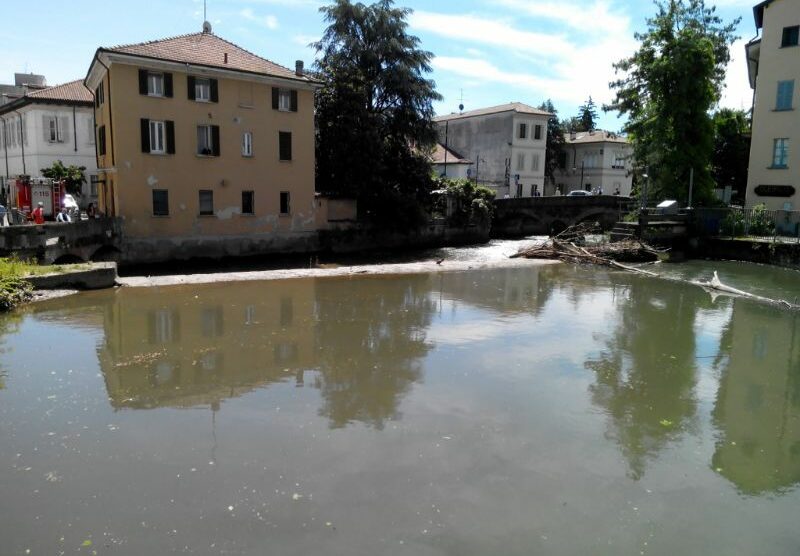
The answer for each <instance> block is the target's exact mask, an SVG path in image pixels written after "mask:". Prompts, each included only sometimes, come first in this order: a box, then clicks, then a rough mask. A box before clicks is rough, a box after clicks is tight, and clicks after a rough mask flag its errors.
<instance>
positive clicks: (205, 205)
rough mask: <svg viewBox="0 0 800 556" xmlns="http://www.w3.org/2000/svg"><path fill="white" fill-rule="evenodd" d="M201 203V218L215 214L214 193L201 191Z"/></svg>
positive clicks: (205, 190) (207, 190)
mask: <svg viewBox="0 0 800 556" xmlns="http://www.w3.org/2000/svg"><path fill="white" fill-rule="evenodd" d="M199 201H200V216H212V215H213V214H214V192H213V191H211V190H209V189H201V190H200V194H199Z"/></svg>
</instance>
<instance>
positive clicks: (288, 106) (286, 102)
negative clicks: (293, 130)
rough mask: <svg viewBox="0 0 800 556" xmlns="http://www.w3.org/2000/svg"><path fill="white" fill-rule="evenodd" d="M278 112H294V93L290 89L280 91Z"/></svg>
mask: <svg viewBox="0 0 800 556" xmlns="http://www.w3.org/2000/svg"><path fill="white" fill-rule="evenodd" d="M278 110H279V111H280V112H291V111H292V91H291V90H290V89H278Z"/></svg>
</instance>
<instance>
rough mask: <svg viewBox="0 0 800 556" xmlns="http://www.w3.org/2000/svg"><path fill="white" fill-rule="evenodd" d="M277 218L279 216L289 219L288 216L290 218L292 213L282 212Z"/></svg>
mask: <svg viewBox="0 0 800 556" xmlns="http://www.w3.org/2000/svg"><path fill="white" fill-rule="evenodd" d="M278 216H280V217H282V218H289V217H290V216H292V213H291V212H282V213H280V214H278Z"/></svg>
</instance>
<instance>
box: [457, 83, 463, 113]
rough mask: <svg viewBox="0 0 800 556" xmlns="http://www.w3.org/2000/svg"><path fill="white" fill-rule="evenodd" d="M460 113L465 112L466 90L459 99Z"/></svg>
mask: <svg viewBox="0 0 800 556" xmlns="http://www.w3.org/2000/svg"><path fill="white" fill-rule="evenodd" d="M458 111H459V112H464V89H461V97H460V98H459V104H458Z"/></svg>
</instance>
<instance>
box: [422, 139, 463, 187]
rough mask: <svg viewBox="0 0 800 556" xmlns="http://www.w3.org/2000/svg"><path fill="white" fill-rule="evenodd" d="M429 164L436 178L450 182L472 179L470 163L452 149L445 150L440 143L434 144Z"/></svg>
mask: <svg viewBox="0 0 800 556" xmlns="http://www.w3.org/2000/svg"><path fill="white" fill-rule="evenodd" d="M431 164H432V166H433V172H434V174H436V175H437V176H441V177H443V178H450V179H451V180H457V179H470V178H472V172H473V170H472V167H473V163H472V161H471V160H467V159H466V158H464V157H462V156H461V155H460V154H458V153H457V152H455V151H454V150H453V149H445V147H444V145H442V144H441V143H437V144H436V148H435V149H434V151H433V154H432V155H431Z"/></svg>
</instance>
